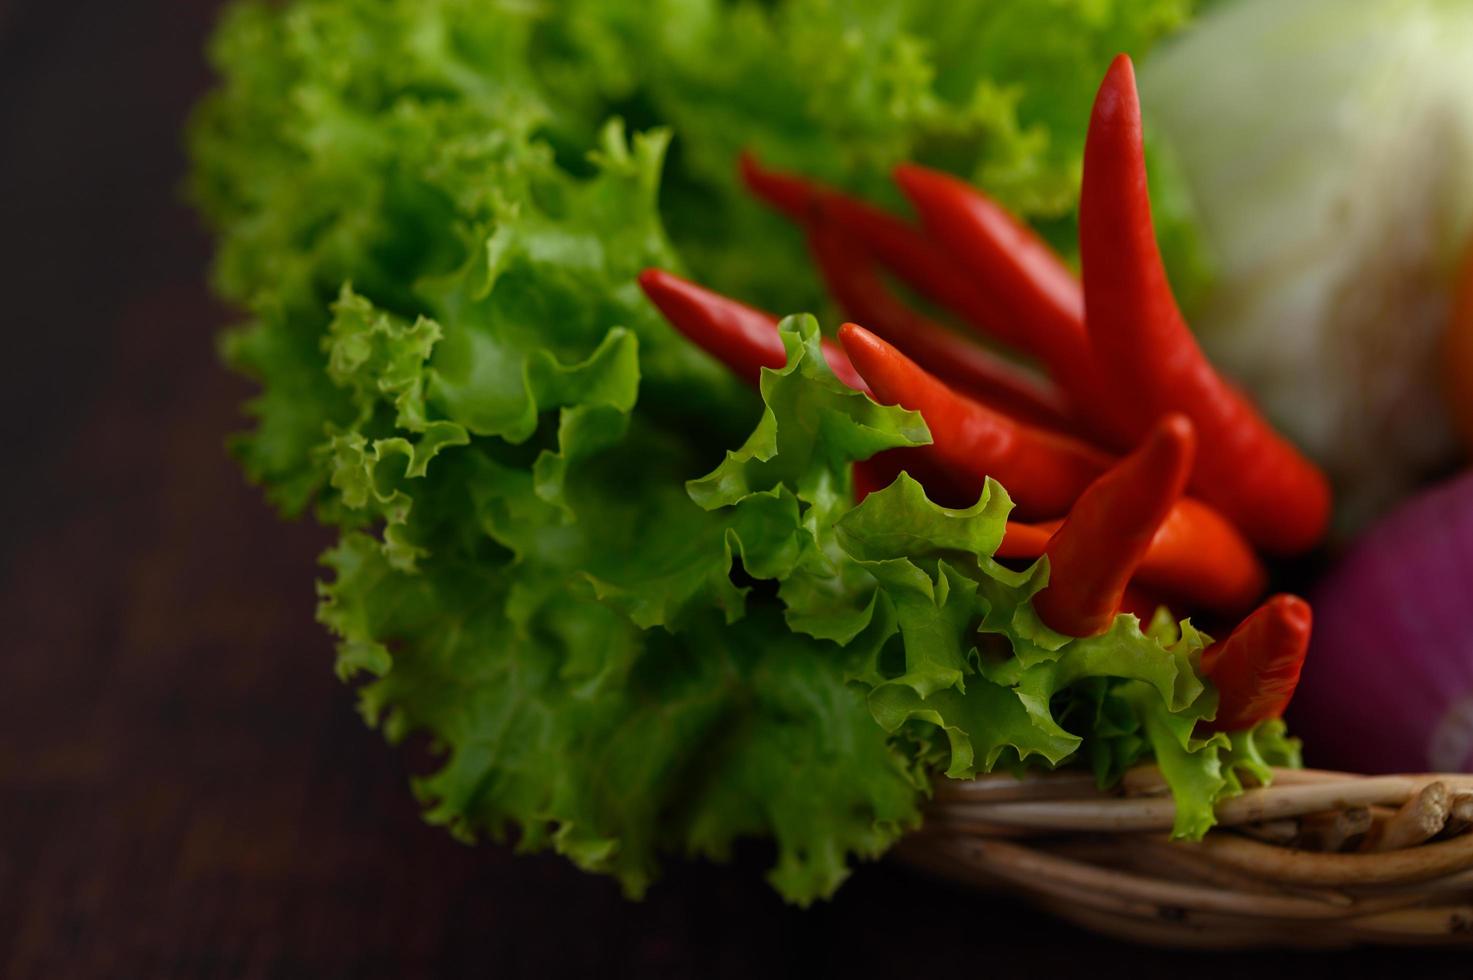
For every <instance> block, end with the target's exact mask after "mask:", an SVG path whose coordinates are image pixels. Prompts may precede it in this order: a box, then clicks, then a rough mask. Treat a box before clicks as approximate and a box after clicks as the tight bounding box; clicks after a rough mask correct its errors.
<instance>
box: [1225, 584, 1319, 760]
mask: <svg viewBox="0 0 1473 980" xmlns="http://www.w3.org/2000/svg"><path fill="white" fill-rule="evenodd" d="M1313 623H1314V616H1313V614H1312V613H1311V612H1310V608H1309V603H1307V602H1305V601H1304V600H1303V599H1301V598H1299V597H1298V596H1292V595H1276V596H1274V597H1273V598H1271V599H1269V600H1268V601H1267V602H1265V603H1264V604H1263V605H1261V606H1259V607H1258V609H1257V610H1255V611H1254V612H1253V614H1252V615H1250V616H1249V617H1248V618H1247V619H1245V620H1243V622H1242V623H1240V624H1239V625H1238V628H1237V629H1235V630H1233V632H1232V635H1230V636H1229V637H1228V638H1227V639H1225V640H1222V641H1220V642H1218V643H1214V644H1213V645H1212V646H1210V647H1208V648H1207V649H1206V650H1204V651H1203V652H1202V672H1203V673H1204V674H1206V675H1207V677H1208V678H1209V679H1210V680H1211V681H1212V683H1213V685H1214V686H1215V687H1216V688H1217V717H1216V718H1214V719H1213V720H1212V721H1211V722H1208V723H1207V725H1206V726H1205V727H1207V728H1208V729H1209V730H1211V731H1218V732H1232V731H1240V730H1242V729H1245V728H1252V727H1253V726H1254V725H1256V724H1258V723H1259V722H1261V721H1266V720H1267V719H1269V718H1277V717H1279V716H1280V715H1282V714H1283V713H1284V709H1285V708H1287V707H1288V706H1289V700H1290V699H1291V698H1292V697H1293V696H1294V688H1295V687H1297V686H1298V684H1299V673H1300V671H1301V669H1303V667H1304V655H1305V653H1307V652H1308V651H1309V634H1310V629H1311V628H1312V626H1313Z"/></svg>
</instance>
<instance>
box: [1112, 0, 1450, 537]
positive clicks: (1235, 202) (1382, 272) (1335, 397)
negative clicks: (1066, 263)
mask: <svg viewBox="0 0 1473 980" xmlns="http://www.w3.org/2000/svg"><path fill="white" fill-rule="evenodd" d="M1141 82H1142V99H1143V102H1144V104H1145V107H1146V111H1147V113H1148V116H1149V118H1148V122H1147V126H1148V128H1152V129H1154V131H1155V133H1156V134H1157V136H1158V137H1164V142H1165V143H1166V144H1167V146H1168V147H1169V149H1170V151H1171V154H1172V157H1173V159H1174V160H1175V161H1176V162H1177V163H1178V165H1179V167H1180V171H1181V175H1182V179H1183V180H1184V181H1185V183H1186V186H1187V189H1188V193H1190V195H1191V196H1192V198H1193V203H1194V206H1195V208H1196V210H1197V213H1198V214H1199V218H1200V228H1199V233H1200V235H1201V237H1202V239H1203V240H1204V242H1205V248H1206V249H1207V250H1208V251H1209V253H1210V255H1211V259H1212V261H1213V264H1214V266H1215V271H1216V273H1217V279H1216V283H1215V286H1214V288H1213V289H1212V290H1211V291H1210V292H1209V293H1208V294H1207V296H1206V298H1205V299H1204V300H1203V302H1202V303H1201V304H1199V305H1198V306H1197V308H1196V309H1194V310H1193V311H1192V312H1193V322H1194V324H1195V326H1196V327H1197V328H1198V329H1199V332H1200V334H1201V338H1202V341H1203V345H1204V347H1205V348H1206V349H1207V351H1208V353H1209V354H1210V355H1211V356H1212V358H1213V359H1214V361H1216V362H1217V364H1218V365H1219V366H1220V367H1222V368H1223V369H1224V371H1225V372H1226V373H1228V374H1229V375H1231V376H1234V377H1235V378H1237V379H1238V380H1239V381H1240V382H1241V383H1242V384H1243V385H1245V386H1246V387H1247V388H1249V389H1250V390H1251V391H1252V393H1253V394H1254V395H1255V396H1256V397H1257V399H1258V400H1259V403H1260V404H1261V405H1262V406H1263V407H1264V408H1265V410H1266V412H1267V413H1268V414H1269V415H1270V416H1271V417H1272V419H1273V420H1274V422H1275V423H1277V424H1278V425H1279V426H1280V427H1281V428H1282V429H1283V430H1284V431H1286V432H1287V433H1288V434H1289V435H1290V436H1291V437H1292V438H1294V439H1296V440H1297V441H1298V442H1299V443H1300V444H1301V445H1302V446H1303V447H1305V448H1306V449H1307V450H1308V451H1309V453H1310V454H1311V455H1313V456H1314V457H1315V458H1316V459H1317V460H1318V461H1319V462H1320V463H1321V464H1322V465H1323V466H1324V467H1325V468H1326V470H1327V471H1328V473H1329V474H1330V476H1331V479H1332V481H1333V482H1334V483H1335V485H1336V488H1337V491H1338V494H1339V498H1340V513H1339V522H1340V524H1341V526H1342V527H1344V528H1353V527H1355V526H1358V525H1359V524H1361V523H1363V522H1364V521H1365V520H1367V519H1368V518H1369V517H1370V516H1372V515H1373V514H1375V513H1377V512H1378V511H1380V510H1382V509H1384V508H1385V506H1386V505H1387V504H1388V503H1390V502H1391V501H1392V500H1394V499H1395V498H1396V497H1398V496H1399V495H1400V494H1402V493H1403V492H1404V491H1406V490H1407V489H1408V488H1410V487H1411V486H1413V485H1415V484H1416V483H1418V482H1420V481H1421V480H1422V479H1423V478H1425V477H1426V476H1427V475H1428V473H1429V471H1435V470H1436V469H1438V468H1440V467H1442V466H1444V465H1446V463H1447V462H1448V461H1449V457H1450V456H1451V454H1452V453H1453V452H1454V447H1455V443H1454V439H1453V434H1452V431H1451V426H1450V424H1449V421H1448V418H1447V414H1446V411H1445V409H1444V408H1443V405H1442V402H1441V397H1440V395H1441V393H1440V391H1439V389H1438V385H1437V371H1436V358H1437V351H1438V341H1439V338H1440V336H1441V333H1442V330H1443V328H1444V324H1445V323H1446V321H1447V315H1448V306H1449V281H1450V277H1451V275H1452V273H1453V270H1454V267H1455V264H1456V259H1457V256H1458V253H1459V252H1460V250H1461V248H1462V246H1463V244H1464V243H1465V242H1466V240H1467V239H1468V235H1469V228H1470V223H1473V221H1470V219H1473V4H1469V3H1467V2H1464V0H1305V2H1299V3H1284V2H1282V0H1243V2H1239V3H1230V4H1226V5H1223V6H1220V7H1216V8H1215V9H1213V10H1212V11H1211V12H1210V13H1209V14H1208V15H1207V16H1205V17H1204V18H1203V19H1202V20H1200V21H1199V22H1198V24H1197V26H1195V27H1194V28H1193V29H1191V30H1189V31H1188V32H1187V33H1185V34H1183V35H1181V36H1179V38H1178V39H1176V40H1175V41H1173V42H1171V43H1169V44H1168V45H1166V46H1164V47H1163V48H1161V49H1159V50H1158V52H1157V53H1156V54H1155V55H1154V56H1153V57H1152V58H1151V59H1150V60H1149V62H1148V63H1147V65H1146V66H1145V68H1144V70H1143V72H1142V79H1141Z"/></svg>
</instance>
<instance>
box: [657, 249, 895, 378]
mask: <svg viewBox="0 0 1473 980" xmlns="http://www.w3.org/2000/svg"><path fill="white" fill-rule="evenodd" d="M639 288H640V289H642V290H644V294H645V295H646V296H648V297H649V299H650V302H651V303H654V304H655V306H656V307H658V308H659V310H660V313H661V314H663V315H664V317H665V319H666V320H667V321H669V323H670V325H671V326H673V327H674V328H675V329H677V330H679V331H680V332H681V333H682V334H684V335H685V336H686V337H687V338H688V339H689V340H690V341H691V342H692V343H694V344H695V345H696V346H697V347H699V348H701V349H702V350H704V351H705V352H706V353H708V354H710V355H711V356H712V357H714V358H716V359H717V360H718V361H720V362H721V363H722V364H725V365H726V366H727V367H728V368H730V369H731V370H732V371H734V372H735V373H736V376H737V377H739V378H741V379H742V380H743V381H745V382H747V383H748V384H750V385H754V386H755V385H756V384H757V382H758V380H759V378H760V377H761V375H762V369H763V368H773V369H777V368H780V367H782V366H783V365H784V364H786V363H787V362H788V355H787V351H785V350H784V349H783V342H782V338H781V337H779V336H778V332H777V325H778V318H777V317H775V316H773V315H772V314H770V313H764V312H762V311H761V310H754V309H752V307H750V306H747V305H746V304H744V303H738V302H737V301H736V300H734V299H729V298H727V297H725V296H722V295H720V294H719V293H713V292H711V291H710V290H709V289H703V288H701V287H700V286H698V285H696V284H695V283H693V282H690V281H689V280H686V279H682V278H680V277H679V276H676V275H672V274H671V273H668V272H665V271H664V270H662V269H645V270H644V271H643V272H641V273H640V274H639ZM820 346H821V348H822V350H823V357H824V360H825V361H827V362H828V365H829V368H830V369H831V370H832V371H833V372H834V375H835V376H836V377H838V379H839V380H840V381H842V382H844V383H845V384H846V385H848V386H849V387H851V388H853V389H854V390H855V391H865V390H866V387H865V383H864V379H862V378H861V377H860V376H859V374H858V373H857V372H855V370H854V366H853V365H852V364H850V363H849V356H848V355H847V354H845V353H844V349H843V348H842V347H840V346H839V345H838V344H836V343H834V342H833V341H830V340H822V341H820Z"/></svg>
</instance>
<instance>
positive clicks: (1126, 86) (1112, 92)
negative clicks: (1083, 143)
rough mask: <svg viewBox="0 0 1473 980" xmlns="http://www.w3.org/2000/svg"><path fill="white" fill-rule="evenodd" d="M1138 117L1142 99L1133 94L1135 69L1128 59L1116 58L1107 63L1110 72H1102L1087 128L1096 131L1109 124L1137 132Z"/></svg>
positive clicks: (1134, 92) (1135, 93)
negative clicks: (1122, 125)
mask: <svg viewBox="0 0 1473 980" xmlns="http://www.w3.org/2000/svg"><path fill="white" fill-rule="evenodd" d="M1140 114H1141V99H1140V93H1139V92H1138V91H1137V90H1136V84H1135V65H1134V64H1132V63H1131V60H1130V55H1128V54H1118V55H1116V56H1115V60H1114V61H1112V62H1110V70H1109V71H1107V72H1105V77H1104V79H1103V80H1102V81H1101V82H1100V87H1099V90H1098V91H1097V92H1096V93H1095V103H1094V108H1093V110H1092V111H1091V113H1090V128H1091V129H1096V128H1098V127H1099V126H1101V125H1106V124H1111V123H1115V124H1119V123H1124V124H1125V125H1127V126H1131V127H1132V128H1139V125H1140V123H1139V121H1138V120H1139V118H1140Z"/></svg>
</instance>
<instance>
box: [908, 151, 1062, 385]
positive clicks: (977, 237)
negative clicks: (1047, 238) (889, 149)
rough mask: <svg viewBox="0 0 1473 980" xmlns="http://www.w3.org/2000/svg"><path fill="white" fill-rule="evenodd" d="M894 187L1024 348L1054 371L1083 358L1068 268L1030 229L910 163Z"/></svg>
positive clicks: (965, 188) (972, 192)
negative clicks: (996, 305) (999, 307)
mask: <svg viewBox="0 0 1473 980" xmlns="http://www.w3.org/2000/svg"><path fill="white" fill-rule="evenodd" d="M895 182H896V183H897V184H898V185H900V189H901V191H903V192H904V194H905V196H906V198H907V199H909V201H910V203H911V206H912V207H914V208H915V209H916V214H918V215H919V216H920V219H921V225H922V227H923V228H925V231H926V235H927V236H928V237H929V238H931V239H932V240H933V241H935V242H937V243H939V244H940V245H941V246H942V247H943V248H944V249H946V251H947V252H948V253H949V254H951V255H952V256H954V257H955V259H956V261H957V262H958V263H959V264H961V265H962V266H963V267H964V268H965V269H966V270H967V271H968V272H969V273H970V274H971V275H973V276H974V277H976V279H977V280H978V281H979V282H981V283H982V284H983V288H984V289H985V290H986V292H987V293H988V295H990V296H993V297H995V298H997V299H998V300H999V301H1000V302H1001V303H1002V304H1003V306H1004V308H1005V309H1006V310H1007V312H1008V313H1010V314H1011V315H1012V316H1013V318H1014V319H1016V320H1017V321H1019V322H1020V323H1022V324H1023V325H1024V327H1025V329H1026V331H1027V338H1026V340H1025V349H1027V350H1031V351H1033V352H1035V353H1036V354H1038V355H1039V357H1041V358H1042V359H1043V360H1044V361H1045V362H1046V363H1048V364H1049V365H1050V367H1053V366H1054V365H1055V364H1056V363H1060V362H1064V361H1067V362H1070V365H1071V367H1072V366H1073V365H1075V364H1078V363H1081V362H1083V361H1086V360H1087V357H1088V342H1087V338H1086V335H1085V330H1084V298H1083V296H1082V294H1081V292H1080V289H1079V283H1078V281H1077V280H1076V279H1075V278H1074V274H1073V273H1072V272H1070V271H1069V269H1068V267H1067V266H1065V265H1064V263H1063V262H1061V261H1060V260H1059V257H1058V256H1057V255H1055V254H1054V252H1053V249H1051V248H1049V247H1048V245H1046V244H1045V243H1044V242H1043V241H1042V240H1041V239H1040V238H1039V237H1038V236H1037V235H1036V234H1034V233H1033V231H1032V230H1031V229H1030V228H1028V227H1027V226H1026V225H1024V224H1023V223H1021V222H1020V221H1018V220H1017V219H1015V218H1014V217H1013V216H1012V215H1010V214H1008V212H1007V211H1005V210H1003V208H1001V207H999V206H998V205H997V204H996V203H994V202H993V201H991V200H990V199H988V198H987V197H986V196H985V195H983V194H981V193H980V192H978V191H977V190H976V189H975V188H973V187H972V186H971V185H969V184H966V183H964V182H963V181H960V180H957V179H956V178H955V177H952V176H950V175H948V174H943V173H939V172H938V171H935V170H929V169H927V168H925V167H920V166H916V165H915V164H902V165H900V166H899V167H896V168H895Z"/></svg>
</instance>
